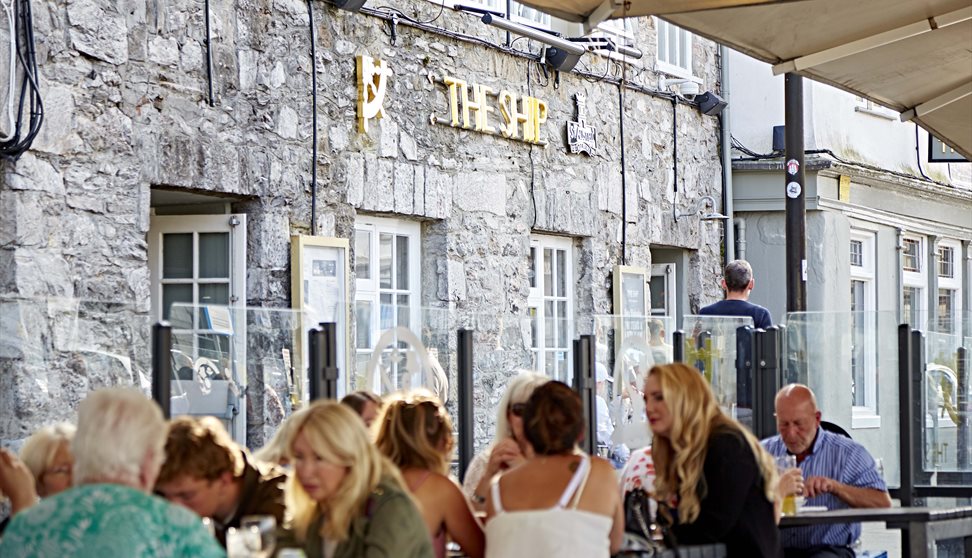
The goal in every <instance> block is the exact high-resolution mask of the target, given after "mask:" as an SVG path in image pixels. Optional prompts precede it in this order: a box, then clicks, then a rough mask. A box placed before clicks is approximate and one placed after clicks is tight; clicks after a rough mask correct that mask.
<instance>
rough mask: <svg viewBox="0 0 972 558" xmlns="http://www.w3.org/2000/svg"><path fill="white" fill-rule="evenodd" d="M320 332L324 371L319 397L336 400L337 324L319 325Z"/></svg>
mask: <svg viewBox="0 0 972 558" xmlns="http://www.w3.org/2000/svg"><path fill="white" fill-rule="evenodd" d="M321 332H322V333H323V338H324V345H323V348H324V351H323V352H324V369H323V374H322V377H321V379H322V382H321V388H322V389H323V391H322V392H321V396H322V397H324V398H326V399H337V396H338V391H337V384H338V374H339V372H340V371H339V370H338V367H337V354H338V346H337V324H335V323H333V322H326V323H322V324H321Z"/></svg>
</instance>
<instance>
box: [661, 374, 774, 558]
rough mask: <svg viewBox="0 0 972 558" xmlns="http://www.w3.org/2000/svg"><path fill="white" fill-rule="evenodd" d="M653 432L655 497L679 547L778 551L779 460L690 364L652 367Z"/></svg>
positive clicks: (739, 553) (733, 552)
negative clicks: (722, 404)
mask: <svg viewBox="0 0 972 558" xmlns="http://www.w3.org/2000/svg"><path fill="white" fill-rule="evenodd" d="M645 410H646V413H647V415H648V423H649V425H650V427H651V431H652V433H653V434H654V439H653V441H652V446H651V455H652V459H653V460H654V466H655V498H657V499H658V501H659V502H660V503H663V504H665V505H667V506H669V507H670V508H671V515H672V516H673V517H672V519H673V522H674V525H673V527H672V531H673V532H674V534H675V539H676V540H677V541H678V543H679V544H707V543H724V544H725V545H726V550H727V553H728V556H729V558H733V557H737V558H749V557H751V556H760V557H763V558H776V557H780V556H783V549H782V546H781V544H780V533H779V530H778V529H777V527H776V516H775V508H774V505H775V501H776V482H777V479H776V464H775V462H774V460H773V458H772V457H771V456H770V454H769V453H767V452H766V450H764V449H763V447H762V446H761V445H760V444H759V441H758V440H756V438H755V437H754V436H753V435H752V434H751V433H750V432H749V431H748V430H746V428H745V427H743V426H742V425H740V424H739V423H738V422H736V421H735V420H733V419H731V418H729V417H727V416H726V415H725V414H724V413H723V412H722V410H721V409H719V405H718V404H717V403H716V400H715V397H714V396H713V395H712V390H711V389H710V388H709V384H708V383H707V382H706V381H705V377H704V376H702V374H701V373H700V372H699V371H698V370H696V369H695V368H693V367H691V366H687V365H685V364H680V363H675V364H666V365H664V366H655V367H654V368H652V369H651V371H650V372H649V373H648V377H647V378H646V379H645Z"/></svg>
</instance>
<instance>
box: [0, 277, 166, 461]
mask: <svg viewBox="0 0 972 558" xmlns="http://www.w3.org/2000/svg"><path fill="white" fill-rule="evenodd" d="M151 331H152V329H151V320H150V319H149V317H148V306H147V304H146V305H141V306H140V305H137V304H132V303H125V302H103V301H94V300H84V299H77V298H61V297H39V298H21V297H15V296H9V295H2V296H0V370H2V371H3V373H2V375H3V376H4V378H5V381H4V383H3V387H2V388H0V389H3V390H7V389H9V390H16V392H17V393H16V396H14V397H9V398H7V397H5V398H3V400H4V402H7V403H10V404H12V405H14V406H13V407H12V408H9V409H8V408H3V409H0V416H2V417H3V422H4V423H5V424H4V428H3V431H4V432H5V434H4V437H13V436H18V437H19V436H23V437H26V436H27V435H28V434H29V433H30V432H31V431H32V430H33V428H35V427H36V426H37V425H38V424H39V423H42V422H54V421H59V420H74V414H75V410H76V408H77V404H78V402H79V401H80V400H81V399H83V398H84V396H85V395H86V394H87V393H88V392H90V391H93V390H95V389H98V388H101V387H109V386H131V385H134V386H138V387H139V388H140V389H142V390H143V391H145V392H146V393H149V392H150V391H151V371H150V366H151V354H150V349H149V346H150V340H151ZM20 441H22V440H20V439H19V438H18V439H10V438H7V439H4V440H2V442H3V443H4V444H5V445H6V444H7V443H10V444H12V445H16V444H17V443H19V442H20Z"/></svg>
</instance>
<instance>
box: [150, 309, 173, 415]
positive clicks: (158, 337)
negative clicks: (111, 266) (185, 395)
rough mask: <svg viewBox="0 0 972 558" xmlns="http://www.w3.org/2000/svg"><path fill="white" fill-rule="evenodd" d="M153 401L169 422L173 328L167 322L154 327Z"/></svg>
mask: <svg viewBox="0 0 972 558" xmlns="http://www.w3.org/2000/svg"><path fill="white" fill-rule="evenodd" d="M152 399H154V400H155V402H156V403H158V404H159V407H161V408H162V416H163V417H165V418H166V420H168V419H169V418H170V416H171V401H172V326H171V325H169V322H166V321H162V322H158V323H156V324H155V325H153V326H152Z"/></svg>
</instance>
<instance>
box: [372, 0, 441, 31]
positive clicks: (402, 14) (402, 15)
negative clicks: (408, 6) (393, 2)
mask: <svg viewBox="0 0 972 558" xmlns="http://www.w3.org/2000/svg"><path fill="white" fill-rule="evenodd" d="M375 9H376V10H382V11H385V12H389V13H395V14H398V17H400V18H402V19H405V20H408V21H409V22H411V23H415V24H418V25H428V24H430V23H433V22H435V20H437V19H439V18H440V17H442V12H443V11H444V10H445V0H442V1H441V2H439V13H437V14H435V17H433V18H432V19H429V20H426V21H419V20H417V19H414V18H411V17H408V16H407V15H405V12H403V11H401V10H399V9H398V8H392V7H391V6H375Z"/></svg>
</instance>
